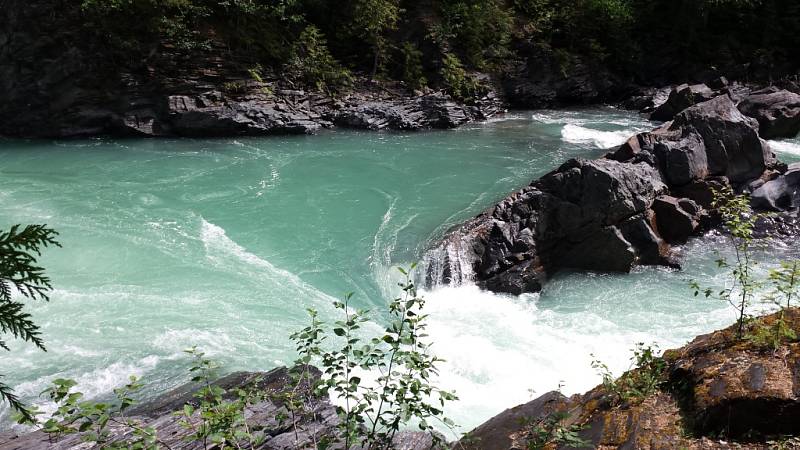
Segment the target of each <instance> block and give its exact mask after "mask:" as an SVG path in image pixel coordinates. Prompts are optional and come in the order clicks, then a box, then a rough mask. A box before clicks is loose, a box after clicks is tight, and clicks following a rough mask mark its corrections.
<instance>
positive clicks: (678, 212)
mask: <svg viewBox="0 0 800 450" xmlns="http://www.w3.org/2000/svg"><path fill="white" fill-rule="evenodd" d="M689 201H690V202H691V200H689ZM687 206H689V207H690V209H691V208H692V206H697V205H696V204H694V202H692V203H689V204H687ZM652 208H653V212H655V214H656V223H657V224H658V225H657V226H658V230H659V233H660V234H661V236H663V237H664V239H666V241H667V242H669V243H671V244H683V243H686V241H688V240H689V237H690V236H691V235H692V234H693V233H694V232H695V230H696V229H697V227H698V222H697V220H696V214H697V212H699V211H697V210H696V211H697V212H696V213H695V214H692V213H690V212H688V211H686V210H685V209H684V208H683V207H682V206H681V201H680V199H677V198H675V197H671V196H668V195H662V196H660V197H658V198H656V199H655V201H654V202H653V207H652Z"/></svg>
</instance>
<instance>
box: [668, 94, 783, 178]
mask: <svg viewBox="0 0 800 450" xmlns="http://www.w3.org/2000/svg"><path fill="white" fill-rule="evenodd" d="M669 129H670V130H671V131H674V132H678V131H680V133H681V134H682V135H687V134H690V133H697V134H698V135H699V136H700V137H701V138H702V140H703V143H704V145H705V150H706V160H707V162H708V173H709V174H710V175H724V176H726V177H728V179H730V180H731V181H732V182H734V183H740V182H744V181H747V180H749V179H752V178H756V177H758V176H759V175H761V174H762V173H763V172H764V170H765V169H766V168H767V166H768V165H771V164H773V163H774V162H775V155H774V153H772V151H771V150H770V148H769V145H768V144H767V143H766V142H765V141H764V140H763V139H761V138H760V137H759V135H758V123H757V122H756V121H755V120H754V119H752V118H749V117H746V116H744V115H743V114H742V113H741V112H740V111H739V110H738V109H737V108H736V105H735V104H734V103H733V101H732V100H731V99H730V97H728V96H727V95H721V96H719V97H715V98H714V99H712V100H709V101H707V102H704V103H701V104H698V105H695V106H693V107H691V108H688V109H686V110H684V111H683V112H681V113H680V114H678V115H677V116H676V117H675V120H674V121H673V122H672V124H671V125H670V127H669Z"/></svg>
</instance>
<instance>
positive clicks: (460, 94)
mask: <svg viewBox="0 0 800 450" xmlns="http://www.w3.org/2000/svg"><path fill="white" fill-rule="evenodd" d="M440 74H441V76H442V81H443V83H444V86H445V88H446V89H447V92H448V93H450V95H452V96H453V97H455V98H457V99H461V100H463V99H467V98H469V97H473V96H475V95H476V94H477V93H478V88H479V85H478V82H477V81H475V79H473V78H472V77H470V76H469V74H468V73H467V71H466V70H464V66H463V65H462V64H461V61H460V60H459V59H458V57H457V56H455V55H453V54H452V53H448V54H445V55H444V58H443V59H442V69H441V73H440Z"/></svg>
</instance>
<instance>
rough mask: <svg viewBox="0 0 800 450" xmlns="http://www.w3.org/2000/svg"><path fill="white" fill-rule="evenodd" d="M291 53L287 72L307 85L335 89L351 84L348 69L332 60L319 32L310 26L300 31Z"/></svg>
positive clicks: (321, 89) (351, 79) (320, 88)
mask: <svg viewBox="0 0 800 450" xmlns="http://www.w3.org/2000/svg"><path fill="white" fill-rule="evenodd" d="M292 54H293V56H292V59H291V61H290V62H289V64H288V65H287V66H286V72H287V73H288V74H290V75H291V76H293V77H295V78H297V79H300V80H302V81H303V82H304V83H305V84H306V85H308V86H312V87H314V88H315V89H317V90H319V91H327V92H335V91H337V90H339V89H341V88H343V87H347V86H350V85H351V84H352V83H353V77H352V75H351V74H350V71H349V70H347V69H345V68H344V67H342V65H341V64H339V62H338V61H336V59H334V57H333V56H332V55H331V53H330V51H328V47H327V42H326V41H325V38H324V37H323V35H322V33H321V32H320V31H319V29H318V28H317V27H315V26H313V25H309V26H308V27H306V29H305V30H303V32H302V33H301V34H300V38H299V39H298V41H297V43H296V44H295V46H294V49H293V50H292Z"/></svg>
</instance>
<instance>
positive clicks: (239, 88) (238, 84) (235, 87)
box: [222, 81, 247, 94]
mask: <svg viewBox="0 0 800 450" xmlns="http://www.w3.org/2000/svg"><path fill="white" fill-rule="evenodd" d="M222 90H223V92H225V93H227V94H243V93H245V92H247V85H245V84H244V82H242V81H226V82H225V83H222Z"/></svg>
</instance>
